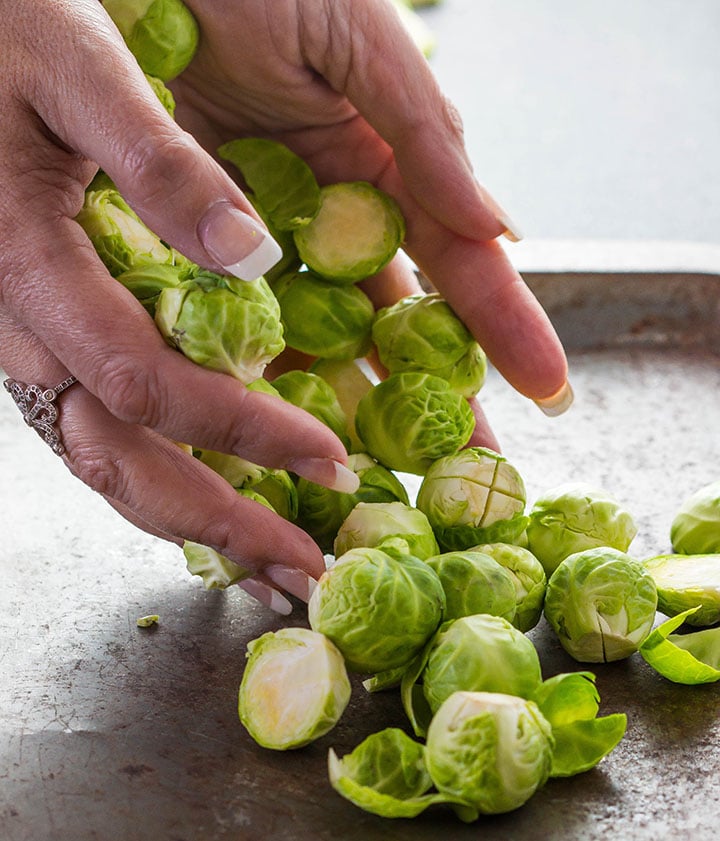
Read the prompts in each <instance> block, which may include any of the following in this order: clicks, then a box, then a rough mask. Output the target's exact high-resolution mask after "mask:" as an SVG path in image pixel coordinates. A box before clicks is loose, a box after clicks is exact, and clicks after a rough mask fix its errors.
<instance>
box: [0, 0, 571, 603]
mask: <svg viewBox="0 0 720 841" xmlns="http://www.w3.org/2000/svg"><path fill="white" fill-rule="evenodd" d="M189 6H190V7H191V9H192V10H193V12H194V13H195V15H196V17H197V19H198V22H199V24H200V30H201V43H200V49H199V51H198V53H197V55H196V58H195V60H194V61H193V62H192V64H191V65H190V66H189V67H188V69H187V70H186V71H185V72H184V73H183V74H182V75H181V76H180V77H178V78H177V79H176V80H175V81H174V82H173V83H172V89H173V91H174V93H175V95H176V97H177V100H178V108H177V113H176V117H177V120H178V123H179V124H180V126H182V127H183V128H184V129H186V130H187V131H184V130H183V128H180V126H179V125H177V124H175V123H173V121H172V120H171V119H170V118H169V117H168V116H167V114H166V113H165V111H164V109H163V108H162V107H161V106H160V105H159V104H158V103H157V101H156V100H155V98H154V96H153V94H152V92H151V91H150V88H149V87H148V85H147V83H146V82H145V79H144V77H143V76H142V74H141V73H140V71H139V69H138V67H137V65H136V63H135V61H134V59H133V58H132V56H131V55H130V54H129V53H128V51H127V50H126V48H125V46H124V44H123V42H122V39H121V38H120V36H119V34H118V32H117V30H116V29H115V27H114V25H113V24H112V22H111V21H110V19H109V18H108V17H107V15H106V14H105V11H104V9H103V8H102V6H101V4H100V3H99V2H97V0H28V2H23V3H17V2H15V0H0V12H2V15H1V16H0V21H1V22H0V34H1V35H2V38H1V40H2V43H3V45H4V46H3V50H2V52H1V53H0V113H2V114H3V120H2V121H0V182H1V183H2V184H3V190H2V193H0V365H1V366H2V367H3V369H4V371H5V372H6V374H7V375H8V376H11V377H13V378H15V379H18V380H21V381H23V382H28V383H40V384H43V385H46V386H49V385H53V384H55V383H56V382H59V381H60V380H62V379H63V378H64V377H65V376H67V374H68V372H70V373H72V374H74V375H75V376H77V377H78V379H79V381H80V385H76V386H74V387H73V388H72V389H70V390H69V391H67V392H66V393H65V394H64V395H63V396H62V418H61V423H60V428H61V432H62V436H63V440H64V442H65V445H66V447H67V452H66V454H65V455H64V456H63V458H64V459H65V461H66V463H67V466H68V467H69V469H70V470H71V471H72V472H73V473H74V474H75V475H76V476H78V477H79V478H80V479H81V480H82V481H84V482H86V483H87V484H88V485H89V486H91V487H92V488H94V489H95V490H96V491H98V492H99V493H101V494H102V495H104V496H105V497H106V498H107V499H108V501H109V502H110V503H111V504H112V505H113V506H114V507H115V508H117V509H118V510H119V511H120V512H121V513H122V514H124V515H125V516H126V517H128V519H130V520H131V521H132V522H134V523H136V524H137V525H139V526H140V527H142V528H144V529H146V530H147V531H149V532H151V533H154V534H159V535H161V536H164V537H167V538H168V539H171V540H175V541H176V542H178V541H181V540H182V539H190V540H194V541H196V542H199V543H203V544H206V545H209V546H212V547H213V548H216V549H217V550H218V551H220V552H222V553H223V554H225V555H227V556H228V557H230V558H231V559H232V560H234V561H236V562H238V563H240V564H242V565H244V566H247V567H249V568H251V569H253V570H258V571H262V570H263V569H264V568H265V567H266V566H267V565H268V564H272V563H278V562H280V563H282V564H283V565H285V566H287V567H292V568H297V569H298V570H302V571H304V573H307V574H309V575H310V576H313V577H317V576H318V575H319V574H320V572H321V571H322V570H323V568H324V564H323V559H322V555H321V553H320V551H319V549H318V547H317V546H316V545H315V544H314V543H313V542H312V541H311V540H310V538H309V537H308V536H307V535H305V534H304V533H303V532H302V531H300V530H299V529H297V528H296V527H294V526H292V525H290V524H289V523H286V522H284V521H278V518H277V517H275V516H274V515H273V514H272V512H269V511H267V509H265V508H263V507H262V506H260V505H258V504H257V503H254V502H252V501H249V500H246V499H243V498H242V497H238V496H237V494H235V492H234V491H233V490H232V489H231V488H230V487H229V485H227V484H226V483H225V482H224V480H222V479H220V478H219V477H218V476H216V475H215V474H213V473H212V471H210V470H209V469H208V468H206V467H205V466H204V465H202V464H201V463H199V462H198V461H197V460H194V459H192V457H191V456H190V455H188V454H187V453H186V452H184V451H183V450H181V449H180V448H178V447H177V446H176V445H175V444H174V443H173V442H175V441H183V442H192V444H194V445H195V446H198V447H202V448H207V449H213V450H222V451H226V452H232V453H238V454H242V455H243V456H244V457H246V458H248V459H251V460H253V461H256V462H259V463H262V464H266V465H268V466H272V467H285V466H288V464H289V462H290V461H291V459H298V458H301V459H307V458H310V459H317V460H318V461H314V462H312V463H311V464H312V470H311V471H310V468H308V471H310V472H312V474H313V475H312V477H311V478H313V479H314V480H315V481H321V482H326V483H332V481H333V477H334V476H335V467H334V462H337V463H340V464H345V462H346V454H345V452H344V450H343V447H342V445H341V444H340V442H339V441H338V440H337V438H336V437H335V436H334V435H333V434H332V433H331V432H330V431H329V430H328V429H326V428H325V427H323V426H322V425H320V424H319V423H318V422H316V421H315V420H313V419H312V418H311V417H310V416H308V415H306V414H305V413H303V412H301V411H300V410H298V409H295V408H294V407H292V406H289V405H285V404H281V403H279V402H278V401H277V400H276V399H274V398H272V397H269V396H267V395H264V394H260V393H251V392H248V391H246V390H245V389H244V388H243V387H242V386H241V385H240V384H239V383H237V382H235V381H234V380H232V379H231V378H229V377H227V376H224V375H221V374H216V373H212V372H209V371H205V370H203V369H200V368H199V367H197V366H195V365H193V364H192V363H191V362H189V361H188V360H186V359H184V358H183V357H182V356H181V355H180V354H178V353H177V352H175V351H173V350H171V349H170V348H169V347H167V346H166V345H165V344H164V342H163V340H162V339H161V338H160V335H159V333H158V331H157V330H156V329H155V326H154V325H153V324H152V322H151V321H150V320H149V318H148V317H147V315H146V314H145V312H144V310H143V308H142V307H141V306H140V304H139V303H137V302H136V301H135V300H134V299H133V298H132V297H131V296H130V294H129V293H127V292H126V291H125V290H124V289H123V288H122V287H121V285H120V284H118V283H116V282H114V281H113V280H112V279H111V278H110V277H109V275H108V274H107V273H106V271H105V270H104V268H103V267H102V264H101V263H100V261H99V260H98V259H97V257H96V256H95V254H94V251H93V249H92V247H91V246H90V244H89V242H88V240H87V239H86V237H85V235H84V233H83V231H82V230H81V229H80V227H79V226H78V225H77V223H75V222H74V221H73V220H74V217H75V215H76V214H77V212H78V210H79V208H80V206H81V204H82V199H83V191H84V188H85V187H86V186H87V184H88V183H89V181H90V179H91V178H92V176H93V175H94V173H95V171H96V169H97V167H98V166H99V167H101V168H102V169H104V170H105V171H106V172H107V173H108V174H109V175H110V176H111V177H112V178H113V180H114V181H115V182H116V184H117V185H118V187H119V188H120V190H121V192H122V193H123V195H124V196H125V197H126V198H127V200H128V201H129V202H130V204H131V205H132V206H133V207H134V208H135V210H136V211H137V212H138V213H139V214H140V216H141V217H142V218H143V220H144V221H145V222H146V223H147V224H148V225H149V226H150V227H151V228H152V229H153V230H155V231H156V232H157V233H158V234H159V235H160V236H161V237H163V238H164V239H165V240H167V241H169V242H170V243H171V244H172V245H174V246H175V247H176V248H178V249H179V250H180V251H181V252H183V253H184V254H186V255H187V256H188V257H190V258H191V259H193V260H195V261H196V262H198V263H200V264H201V265H204V266H206V267H208V268H210V269H214V270H220V269H221V267H220V266H219V265H218V264H217V263H216V262H215V260H213V258H212V257H211V256H210V255H209V253H208V251H207V250H206V248H205V246H204V244H203V243H204V239H203V230H204V229H203V225H202V220H203V217H204V214H205V212H206V211H207V209H208V208H209V207H211V206H213V205H215V204H216V203H217V202H218V201H226V202H229V203H230V204H231V205H233V206H234V207H236V208H239V209H241V210H242V211H244V212H246V213H248V214H250V215H253V216H254V213H253V211H252V209H251V208H250V206H249V204H248V203H247V201H246V200H245V199H244V197H243V195H242V193H241V191H240V190H239V189H238V187H237V186H236V185H235V183H234V181H233V179H232V177H231V176H230V174H229V173H228V172H226V171H225V170H224V169H223V168H222V167H221V166H220V164H218V163H217V162H216V161H215V160H214V159H213V158H212V156H211V153H212V152H213V150H214V149H215V148H216V146H217V145H218V143H219V142H221V141H223V140H227V139H231V138H233V137H238V136H242V135H263V136H269V137H274V138H275V139H278V140H281V141H283V142H286V143H287V144H288V145H289V146H290V147H291V148H292V149H294V150H295V151H296V152H298V153H299V154H301V155H302V156H304V157H305V158H306V159H307V161H308V162H309V163H310V164H311V166H312V167H313V168H314V169H315V171H316V173H317V175H318V178H319V179H320V180H321V181H323V182H329V181H333V180H340V179H360V178H362V179H367V180H370V181H372V182H374V183H375V184H377V185H378V186H379V187H381V188H383V189H385V190H387V191H389V192H390V193H392V194H393V195H394V196H395V197H396V198H397V200H398V201H399V203H400V205H401V207H402V209H403V211H404V213H405V216H406V218H407V222H408V234H407V251H408V253H409V254H410V255H411V256H412V258H413V259H414V260H415V261H416V263H417V265H418V266H420V268H421V269H422V270H423V271H424V272H425V273H426V275H427V276H428V278H429V279H430V280H431V282H432V283H433V284H434V285H435V286H436V287H437V288H438V290H439V291H440V292H441V293H442V294H443V295H444V296H445V297H446V298H447V300H448V301H449V302H450V303H451V305H452V306H453V307H454V308H455V309H456V311H457V312H458V314H459V315H460V316H461V317H462V318H463V319H464V320H465V322H466V324H467V325H468V326H469V327H470V329H471V330H472V331H473V333H474V334H475V335H476V337H477V338H478V340H479V341H480V343H481V344H482V346H483V347H484V348H485V350H486V352H487V354H488V357H489V359H490V360H491V361H492V362H493V364H494V365H495V366H496V367H497V368H498V369H499V370H500V371H501V372H502V373H503V374H504V375H505V377H506V378H507V379H508V381H509V382H510V383H511V384H512V385H513V386H514V387H515V388H517V389H518V390H519V391H520V392H522V393H524V394H525V395H527V396H528V397H530V398H532V399H539V398H545V397H548V396H549V395H552V394H554V393H555V392H556V391H557V390H558V389H559V388H561V386H562V385H563V383H564V382H565V380H566V374H567V371H566V362H565V356H564V354H563V351H562V348H561V347H560V345H559V342H558V340H557V338H556V336H555V334H554V332H553V330H552V329H551V327H550V325H549V323H548V321H547V319H546V318H545V316H544V314H543V312H542V311H541V309H540V307H539V306H538V305H537V303H536V301H535V300H534V298H533V297H532V296H531V294H530V293H529V291H528V290H527V288H526V287H525V286H524V284H523V283H522V281H521V280H520V278H519V277H518V275H517V273H516V272H515V271H514V269H513V268H512V267H511V265H510V263H509V262H508V260H507V258H506V257H505V254H504V252H503V250H502V248H501V247H500V245H499V244H498V242H497V241H496V239H495V238H496V237H498V236H499V235H500V234H502V233H503V231H504V229H505V228H506V227H507V224H506V223H505V222H504V221H502V220H503V218H504V217H503V216H502V211H500V209H499V208H498V207H497V205H495V203H494V202H493V200H492V199H491V197H489V196H488V194H487V193H486V192H485V191H484V190H483V189H482V188H481V187H479V186H478V184H477V182H476V181H475V178H474V176H473V175H472V173H471V169H470V166H469V163H468V160H467V156H466V153H465V151H464V147H463V142H462V130H461V127H460V124H459V120H458V117H457V115H456V114H455V112H454V110H453V109H452V107H451V106H450V105H449V104H448V102H447V101H446V100H445V98H444V97H443V95H442V94H441V92H440V91H439V90H438V88H437V85H436V83H435V81H434V79H433V77H432V75H431V73H430V69H429V67H428V64H427V62H426V61H425V59H424V58H422V56H421V55H420V54H419V52H418V51H417V50H416V49H415V47H414V46H413V45H412V43H411V42H410V40H409V38H408V37H407V36H406V34H405V33H404V31H403V30H402V29H401V27H400V25H399V23H398V20H397V18H396V16H395V13H394V12H393V11H392V9H391V8H390V7H389V6H386V5H385V3H384V2H383V0H333V2H329V0H327V2H321V0H272V2H270V0H246V1H245V2H242V3H239V2H231V0H190V2H189ZM204 150H209V153H210V154H208V152H206V151H204ZM365 287H366V290H367V291H368V292H369V294H371V296H372V297H373V299H374V301H375V303H376V306H382V305H385V304H388V303H391V302H392V301H394V300H396V299H397V298H398V297H400V296H401V295H405V294H409V293H411V292H414V291H415V290H416V289H417V281H416V279H415V276H414V274H413V272H411V271H410V270H409V268H408V266H407V264H406V263H405V262H403V261H402V260H400V259H397V260H396V261H395V262H394V263H393V264H391V266H390V267H389V268H388V269H386V270H385V271H384V272H383V273H382V274H381V275H379V276H378V277H377V278H374V279H373V280H372V281H368V282H366V284H365ZM477 415H478V418H479V423H478V428H477V430H476V434H475V437H474V439H473V443H487V444H489V445H490V446H493V445H496V441H495V439H494V437H493V434H492V432H491V431H490V430H489V428H488V427H487V424H486V423H485V421H484V419H483V418H482V413H481V411H480V410H479V408H477ZM289 430H292V434H291V435H290V434H288V431H289ZM38 446H40V444H38ZM298 472H300V471H299V470H298ZM295 578H296V579H297V581H299V582H300V583H299V584H298V585H297V586H295V585H291V586H289V587H286V589H288V590H290V591H292V589H293V587H294V589H296V590H298V591H299V592H300V594H301V595H302V594H303V593H302V590H303V586H304V585H303V583H302V574H301V573H298V575H297V576H295ZM293 580H295V579H293ZM252 583H253V584H254V585H255V586H254V591H253V592H254V595H256V596H258V597H259V598H261V599H262V600H263V601H265V602H267V603H269V601H270V595H271V593H270V590H269V585H270V583H271V582H270V579H269V578H267V577H266V576H264V575H263V574H262V572H260V574H259V576H258V577H257V579H256V580H255V581H254V582H252ZM249 589H253V587H252V586H251V587H249Z"/></svg>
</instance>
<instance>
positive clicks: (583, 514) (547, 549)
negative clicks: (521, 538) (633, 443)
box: [527, 482, 637, 575]
mask: <svg viewBox="0 0 720 841" xmlns="http://www.w3.org/2000/svg"><path fill="white" fill-rule="evenodd" d="M529 517H530V522H529V523H528V526H527V541H528V549H530V551H531V552H532V553H533V555H535V557H536V558H537V559H538V560H539V561H540V563H541V564H542V565H543V567H544V568H545V572H546V573H547V574H548V575H551V574H552V572H553V571H554V570H555V568H556V567H557V566H558V564H559V563H560V562H561V561H562V560H563V559H564V558H567V556H568V555H572V554H574V553H575V552H582V551H583V550H584V549H593V548H595V547H600V546H610V547H612V548H613V549H618V550H619V551H621V552H627V550H628V548H629V546H630V544H631V543H632V541H633V538H634V537H635V535H636V534H637V526H636V525H635V521H634V520H633V517H632V514H630V512H629V511H628V510H627V509H626V508H625V507H624V506H623V505H621V504H620V502H618V500H616V499H615V498H614V497H613V496H611V495H610V494H609V493H607V492H606V491H604V490H602V489H600V488H595V487H593V486H592V485H588V484H586V483H584V482H568V483H566V484H562V485H559V486H558V487H556V488H553V489H551V490H549V491H546V492H545V493H544V494H542V495H541V496H539V497H538V498H537V499H536V501H535V504H534V505H533V507H532V508H531V510H530V514H529Z"/></svg>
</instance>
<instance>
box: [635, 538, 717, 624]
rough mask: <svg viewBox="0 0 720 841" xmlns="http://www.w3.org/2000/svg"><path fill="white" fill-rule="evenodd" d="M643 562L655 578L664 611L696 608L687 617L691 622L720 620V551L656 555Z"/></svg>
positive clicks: (669, 612) (669, 614)
mask: <svg viewBox="0 0 720 841" xmlns="http://www.w3.org/2000/svg"><path fill="white" fill-rule="evenodd" d="M643 563H644V566H645V568H646V569H647V570H648V572H649V573H650V575H652V577H653V579H654V580H655V585H656V586H657V591H658V609H659V610H660V611H662V613H664V614H665V615H666V616H675V615H676V614H678V613H683V612H684V611H686V610H688V608H697V610H695V611H694V612H693V613H692V614H689V615H688V616H687V618H686V620H685V621H686V622H687V623H688V625H698V626H705V625H715V624H716V623H717V622H720V554H713V555H656V556H655V557H654V558H648V559H647V560H646V561H644V562H643Z"/></svg>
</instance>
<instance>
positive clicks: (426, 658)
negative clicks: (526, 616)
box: [400, 614, 542, 736]
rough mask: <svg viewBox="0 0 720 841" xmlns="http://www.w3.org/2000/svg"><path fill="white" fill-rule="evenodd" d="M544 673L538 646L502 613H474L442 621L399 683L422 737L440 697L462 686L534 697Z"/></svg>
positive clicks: (412, 723)
mask: <svg viewBox="0 0 720 841" xmlns="http://www.w3.org/2000/svg"><path fill="white" fill-rule="evenodd" d="M541 681H542V674H541V670H540V659H539V657H538V653H537V650H536V649H535V646H534V645H533V643H532V642H531V640H530V639H529V638H528V637H526V636H525V635H524V634H523V633H521V632H520V631H518V629H517V628H515V627H514V626H513V625H512V624H511V623H510V622H508V621H507V620H506V619H503V618H502V617H500V616H491V615H489V614H476V615H474V616H463V617H461V618H460V619H455V620H454V621H449V622H444V623H443V624H442V625H441V626H440V628H439V629H438V631H437V633H436V634H435V635H434V636H433V637H432V638H431V640H430V641H429V642H428V644H427V645H426V646H425V648H424V650H423V651H422V653H421V654H420V655H419V656H418V657H417V658H415V660H414V661H413V662H412V663H411V664H409V665H408V668H407V669H406V671H405V674H404V675H403V677H402V683H401V690H400V693H401V698H402V702H403V707H404V709H405V712H406V714H407V716H408V719H409V720H410V723H411V725H412V727H413V730H414V732H415V734H416V735H417V736H423V735H424V734H425V732H426V730H427V726H428V724H429V722H430V719H431V718H432V716H433V715H434V714H435V713H436V712H437V710H438V708H439V707H440V705H441V704H442V702H443V701H444V700H445V699H446V698H448V697H449V696H450V695H452V693H453V692H457V691H459V690H467V691H473V692H506V693H508V694H509V695H520V696H521V697H523V698H532V697H533V695H534V693H535V692H536V690H537V689H538V687H539V686H540V683H541Z"/></svg>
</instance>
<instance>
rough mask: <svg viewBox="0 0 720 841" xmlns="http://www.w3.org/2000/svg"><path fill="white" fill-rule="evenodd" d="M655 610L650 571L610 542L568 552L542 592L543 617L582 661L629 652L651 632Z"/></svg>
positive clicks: (608, 658)
mask: <svg viewBox="0 0 720 841" xmlns="http://www.w3.org/2000/svg"><path fill="white" fill-rule="evenodd" d="M656 610H657V588H656V586H655V581H654V579H653V577H652V575H651V574H650V573H649V572H648V570H647V569H645V567H644V566H643V565H642V564H641V563H640V562H639V561H636V560H635V559H634V558H631V557H630V556H629V555H627V554H625V553H624V552H620V551H619V550H617V549H613V548H611V547H609V546H603V547H599V548H595V549H586V550H585V551H584V552H576V553H575V554H573V555H569V556H568V557H567V558H565V560H564V561H562V563H561V564H560V565H559V566H558V567H557V569H556V570H555V572H554V573H553V574H552V575H551V576H550V580H549V581H548V586H547V592H546V594H545V617H546V618H547V620H548V622H549V623H550V625H551V626H552V627H553V629H554V630H555V632H556V634H557V635H558V638H559V640H560V644H561V645H562V647H563V648H564V649H565V650H566V651H567V652H568V654H570V656H571V657H574V658H575V659H576V660H579V661H580V662H583V663H603V662H610V661H612V660H621V659H623V658H625V657H629V656H630V655H631V654H632V653H633V652H635V651H637V649H638V646H639V645H640V643H641V642H642V641H643V640H644V639H645V637H646V636H647V635H648V634H649V633H650V630H651V628H652V625H653V622H654V620H655V612H656Z"/></svg>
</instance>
